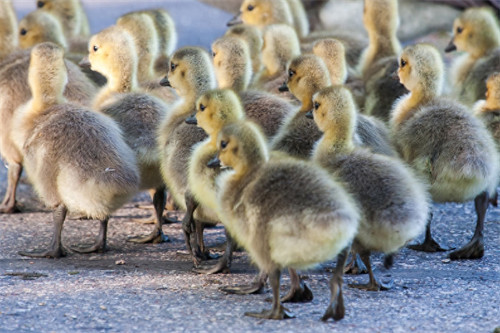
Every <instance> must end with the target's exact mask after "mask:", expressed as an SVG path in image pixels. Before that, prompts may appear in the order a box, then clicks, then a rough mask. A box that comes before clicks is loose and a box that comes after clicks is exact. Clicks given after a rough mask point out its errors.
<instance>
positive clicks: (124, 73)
mask: <svg viewBox="0 0 500 333" xmlns="http://www.w3.org/2000/svg"><path fill="white" fill-rule="evenodd" d="M134 67H137V66H135V64H133V63H128V64H126V65H123V66H122V67H121V68H115V69H116V71H115V73H113V74H112V75H110V76H109V77H108V78H107V79H108V84H107V87H108V89H109V90H110V91H112V92H114V93H130V92H133V91H136V90H137V89H138V86H139V84H138V82H137V70H136V69H135V68H134Z"/></svg>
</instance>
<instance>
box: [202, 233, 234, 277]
mask: <svg viewBox="0 0 500 333" xmlns="http://www.w3.org/2000/svg"><path fill="white" fill-rule="evenodd" d="M235 247H236V244H235V243H234V241H233V239H232V237H231V236H230V235H229V232H227V230H226V249H225V251H224V255H223V256H222V257H221V258H220V259H219V261H218V262H217V264H215V265H214V266H209V267H199V268H195V269H194V271H195V272H196V273H200V274H217V273H224V274H227V273H230V268H231V262H232V261H233V251H234V249H235Z"/></svg>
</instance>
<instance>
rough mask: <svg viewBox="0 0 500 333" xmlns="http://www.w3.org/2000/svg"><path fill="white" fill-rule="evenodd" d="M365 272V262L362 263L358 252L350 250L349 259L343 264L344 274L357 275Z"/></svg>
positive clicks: (366, 271) (366, 270)
mask: <svg viewBox="0 0 500 333" xmlns="http://www.w3.org/2000/svg"><path fill="white" fill-rule="evenodd" d="M367 273H368V269H367V268H366V266H365V264H363V261H362V260H361V258H360V257H359V254H357V253H355V252H352V257H351V261H350V262H349V263H348V264H347V265H346V266H345V268H344V274H352V275H359V274H367Z"/></svg>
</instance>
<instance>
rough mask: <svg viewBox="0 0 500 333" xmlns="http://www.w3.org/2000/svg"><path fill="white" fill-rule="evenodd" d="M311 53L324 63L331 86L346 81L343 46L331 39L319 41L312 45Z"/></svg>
mask: <svg viewBox="0 0 500 333" xmlns="http://www.w3.org/2000/svg"><path fill="white" fill-rule="evenodd" d="M313 53H314V54H315V55H317V56H318V57H320V58H321V59H322V60H323V62H324V63H325V65H326V67H327V68H328V72H329V73H330V80H331V81H332V84H333V85H338V84H344V83H345V81H346V80H347V64H346V59H345V48H344V44H342V43H341V42H340V41H338V40H336V39H332V38H328V39H320V40H319V41H317V42H316V43H314V45H313Z"/></svg>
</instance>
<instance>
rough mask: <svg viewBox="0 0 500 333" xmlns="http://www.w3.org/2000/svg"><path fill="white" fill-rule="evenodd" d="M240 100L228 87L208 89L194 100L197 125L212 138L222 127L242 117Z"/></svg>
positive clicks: (214, 137) (215, 137)
mask: <svg viewBox="0 0 500 333" xmlns="http://www.w3.org/2000/svg"><path fill="white" fill-rule="evenodd" d="M244 115H245V113H244V111H243V107H242V105H241V101H240V99H239V97H238V96H237V95H236V93H235V92H234V91H232V90H230V89H215V90H210V91H208V92H206V93H204V94H203V95H201V96H200V98H198V100H197V101H196V122H197V125H198V126H199V127H201V128H203V130H204V131H205V132H206V133H207V134H208V135H210V137H212V138H213V139H214V140H215V139H217V134H218V133H219V131H220V130H221V129H222V127H224V126H226V125H227V124H230V123H232V122H235V121H237V120H241V119H243V118H244Z"/></svg>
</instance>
